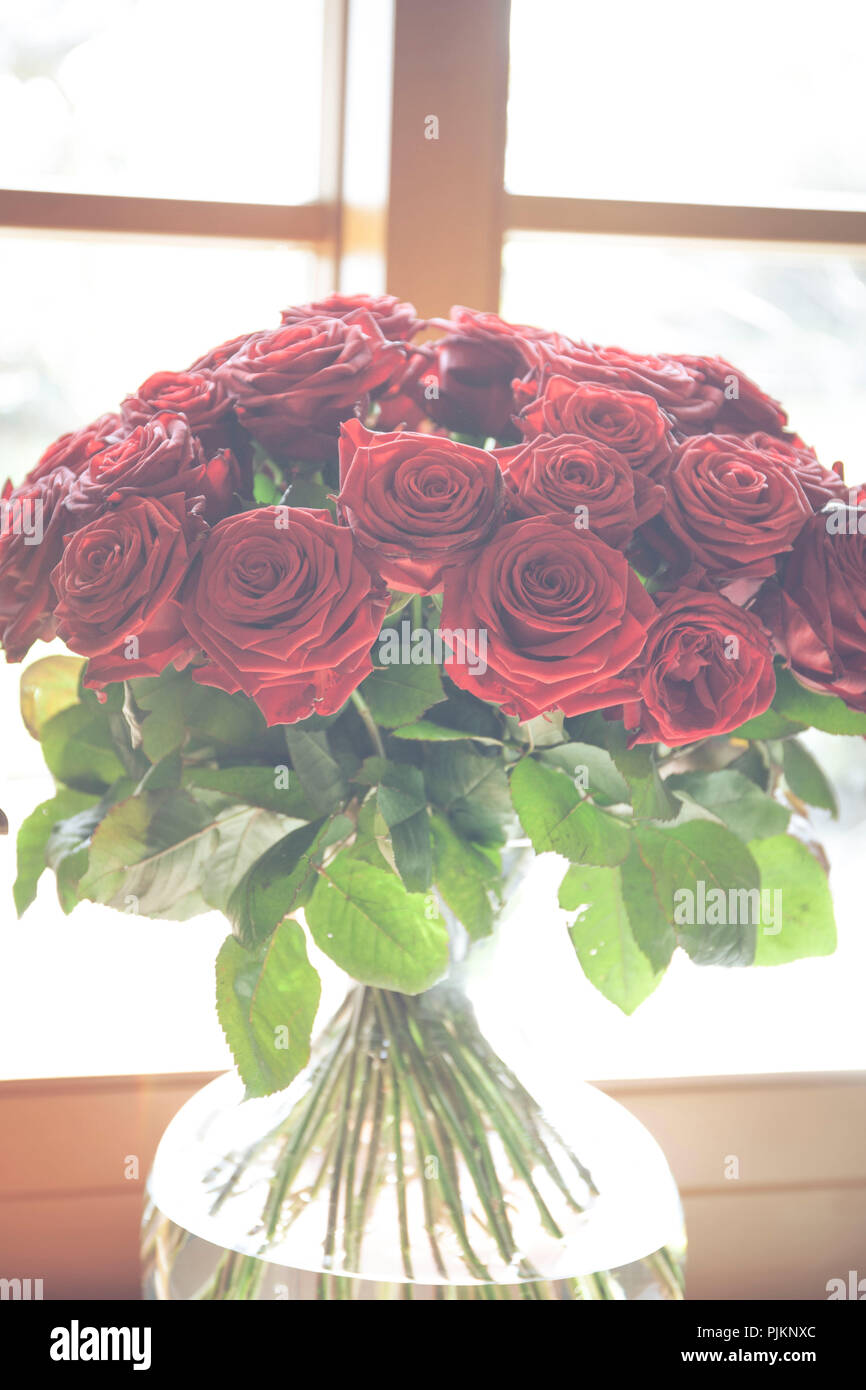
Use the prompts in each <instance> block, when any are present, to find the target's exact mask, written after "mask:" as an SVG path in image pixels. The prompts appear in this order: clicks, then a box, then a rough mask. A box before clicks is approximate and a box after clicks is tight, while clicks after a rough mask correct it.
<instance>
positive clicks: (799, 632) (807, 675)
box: [757, 506, 866, 712]
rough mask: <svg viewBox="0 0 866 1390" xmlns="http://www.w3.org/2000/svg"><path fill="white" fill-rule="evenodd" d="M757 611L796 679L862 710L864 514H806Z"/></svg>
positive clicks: (833, 510) (865, 685) (865, 696)
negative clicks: (778, 579)
mask: <svg viewBox="0 0 866 1390" xmlns="http://www.w3.org/2000/svg"><path fill="white" fill-rule="evenodd" d="M757 607H758V609H759V611H760V614H761V617H762V618H763V619H764V621H765V622H766V624H767V626H768V627H769V628H770V630H771V632H772V634H773V640H774V643H775V647H776V650H777V651H778V652H780V653H781V654H782V656H784V658H785V660H786V661H787V663H788V665H789V666H790V668H791V670H792V671H793V673H794V675H795V676H796V677H797V679H798V680H800V681H802V683H803V684H804V685H806V686H808V687H809V688H810V689H812V690H817V691H819V692H820V693H822V694H826V695H839V696H841V697H842V699H843V700H845V702H846V703H847V704H849V705H851V706H852V708H854V709H858V710H862V711H864V712H866V509H860V508H856V507H845V506H833V507H830V508H828V510H827V511H826V512H824V513H823V514H818V515H816V516H813V517H811V518H810V519H809V521H807V522H806V525H805V526H804V527H803V529H802V531H801V532H800V534H799V536H798V537H797V539H796V541H795V542H794V548H793V550H792V552H791V554H790V556H788V558H787V560H786V561H785V564H784V566H783V569H782V574H781V579H780V581H779V582H778V583H776V582H775V581H774V582H773V583H772V584H769V585H767V586H766V587H765V589H764V590H763V591H762V592H761V595H760V597H759V599H758V604H757Z"/></svg>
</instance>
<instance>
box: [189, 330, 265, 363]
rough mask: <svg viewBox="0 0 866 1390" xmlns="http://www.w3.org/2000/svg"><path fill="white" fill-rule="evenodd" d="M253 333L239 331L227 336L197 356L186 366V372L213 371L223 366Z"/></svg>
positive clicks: (253, 335) (234, 355)
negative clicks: (221, 341)
mask: <svg viewBox="0 0 866 1390" xmlns="http://www.w3.org/2000/svg"><path fill="white" fill-rule="evenodd" d="M255 336H256V334H255V333H240V334H239V335H238V336H237V338H229V339H228V341H227V342H225V343H220V344H219V345H218V346H217V347H215V348H211V349H210V351H209V352H206V353H204V354H203V355H202V356H201V357H197V358H196V360H195V361H194V362H192V363H191V364H190V365H189V366H188V367H187V371H188V372H193V373H195V372H215V371H216V369H217V367H221V366H223V364H224V363H225V362H228V360H229V358H230V357H236V356H237V354H238V353H239V352H240V351H241V349H242V348H244V347H246V345H247V343H248V342H249V341H250V339H251V338H254V337H255Z"/></svg>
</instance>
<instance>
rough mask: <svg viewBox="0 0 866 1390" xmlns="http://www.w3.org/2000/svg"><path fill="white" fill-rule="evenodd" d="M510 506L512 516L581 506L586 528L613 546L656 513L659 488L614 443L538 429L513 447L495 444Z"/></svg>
mask: <svg viewBox="0 0 866 1390" xmlns="http://www.w3.org/2000/svg"><path fill="white" fill-rule="evenodd" d="M497 457H498V458H499V461H500V464H501V465H502V467H503V470H504V476H505V485H506V489H507V493H508V502H509V511H510V514H512V515H517V516H538V515H543V514H544V513H547V512H566V513H568V514H569V515H570V516H571V517H572V520H573V523H574V525H575V526H576V527H577V528H578V529H580V528H579V519H578V517H576V516H575V513H577V512H578V510H579V509H582V508H585V509H586V516H587V524H588V526H589V529H590V530H592V531H594V532H595V533H596V535H598V536H601V538H602V540H604V541H606V542H607V543H608V545H612V546H626V545H628V543H629V541H630V540H631V538H632V536H633V535H634V532H635V531H636V530H637V528H638V526H641V525H642V524H643V523H644V522H645V521H647V520H648V519H649V518H650V517H651V516H655V515H656V513H657V512H658V511H659V510H660V509H661V507H662V504H663V502H664V496H665V494H664V489H663V488H661V487H658V486H657V485H656V484H655V483H653V482H652V480H651V479H650V478H649V477H648V475H647V474H645V473H640V472H639V471H638V470H637V469H634V468H632V466H631V464H630V463H629V462H628V460H627V459H626V458H624V457H623V455H622V454H619V453H617V451H616V449H611V448H609V447H608V446H607V445H606V444H600V443H599V442H598V440H597V439H587V438H585V437H584V436H583V435H579V434H562V435H559V436H556V437H554V436H551V435H546V434H542V435H539V436H538V438H537V439H532V440H530V441H529V443H527V444H518V445H517V446H516V447H515V448H513V449H500V450H497Z"/></svg>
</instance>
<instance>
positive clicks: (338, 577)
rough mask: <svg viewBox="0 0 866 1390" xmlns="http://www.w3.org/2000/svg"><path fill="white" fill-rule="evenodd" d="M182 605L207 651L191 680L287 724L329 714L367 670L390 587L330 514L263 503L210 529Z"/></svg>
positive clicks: (186, 619)
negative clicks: (240, 695)
mask: <svg viewBox="0 0 866 1390" xmlns="http://www.w3.org/2000/svg"><path fill="white" fill-rule="evenodd" d="M181 602H182V606H183V616H184V623H185V625H186V628H187V631H188V632H189V633H190V635H191V636H192V637H193V638H194V639H195V641H196V643H197V644H198V645H199V646H200V647H201V648H202V650H203V651H204V653H205V655H206V656H207V657H208V662H207V664H206V665H204V666H198V667H196V668H195V670H194V671H193V678H194V679H195V680H196V681H199V682H200V683H201V684H203V685H214V686H217V687H218V688H219V689H220V690H226V691H228V692H229V693H230V694H233V693H234V692H236V691H239V690H242V691H243V692H244V693H245V694H246V695H249V696H250V697H251V699H253V700H254V701H255V703H256V704H257V705H258V707H259V709H260V710H261V711H262V714H263V715H264V716H265V719H266V720H267V722H268V724H292V723H294V722H295V721H296V720H298V719H305V718H307V716H308V715H311V714H333V713H335V712H336V711H337V710H338V709H340V707H341V706H342V705H343V704H344V703H345V701H346V700H347V699H348V698H349V696H350V695H351V693H352V691H353V690H354V689H355V688H356V686H358V685H359V684H360V682H361V681H362V680H363V679H364V677H365V676H366V675H368V674H369V673H370V671H371V670H372V669H373V667H372V662H371V660H370V647H371V645H372V643H373V641H374V640H375V638H376V636H377V634H378V632H379V629H380V627H381V624H382V619H383V617H384V615H385V612H386V610H387V608H388V602H389V594H388V590H387V589H386V588H384V586H383V585H382V584H381V583H380V582H379V580H378V579H376V578H375V577H374V576H373V575H372V574H371V573H370V571H369V570H368V569H367V567H366V565H365V564H364V563H363V561H362V560H361V559H360V557H359V555H358V554H357V552H356V550H355V546H354V542H353V540H352V533H351V532H350V531H349V530H348V529H347V528H346V527H342V526H336V525H334V523H333V522H332V520H331V518H330V516H329V514H328V513H327V512H325V511H314V510H309V511H308V510H305V509H303V508H293V507H260V508H257V509H256V510H254V511H248V512H241V513H240V514H239V515H238V516H232V517H228V518H227V519H226V520H225V521H221V522H219V523H218V525H216V526H215V527H214V528H213V530H212V531H211V532H210V533H209V535H208V536H207V538H206V539H205V542H204V545H203V546H202V549H201V551H200V553H199V555H198V557H197V559H196V560H195V561H194V563H193V567H192V570H191V572H190V574H189V576H188V578H187V580H186V582H185V583H184V585H183V588H182V590H181Z"/></svg>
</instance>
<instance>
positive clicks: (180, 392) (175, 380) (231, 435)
mask: <svg viewBox="0 0 866 1390" xmlns="http://www.w3.org/2000/svg"><path fill="white" fill-rule="evenodd" d="M163 411H168V412H169V413H170V414H176V415H183V416H184V418H185V420H186V421H187V424H188V425H189V427H190V429H191V430H192V432H193V434H194V435H195V436H196V438H197V439H198V441H199V443H200V444H201V446H202V449H203V450H204V452H205V453H206V454H207V455H208V457H210V455H211V454H214V453H216V452H217V450H218V449H233V450H234V452H235V453H237V452H239V450H238V445H239V443H240V442H241V431H240V429H239V427H238V425H237V423H236V421H235V419H234V411H233V410H232V400H231V396H230V395H229V393H228V391H227V390H226V388H225V386H224V385H223V383H222V382H221V381H219V380H218V379H217V378H216V377H215V376H214V375H213V374H212V373H211V372H209V371H201V372H155V373H154V375H153V376H150V377H148V379H147V381H144V382H142V384H141V386H139V388H138V390H137V391H136V392H135V394H134V395H132V396H127V397H126V399H125V400H124V401H123V402H122V404H121V407H120V413H121V415H122V417H123V421H124V424H125V425H126V428H127V431H130V430H134V429H135V428H136V427H137V426H138V425H146V424H147V422H148V420H151V419H152V418H153V417H154V415H159V414H161V413H162V412H163Z"/></svg>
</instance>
